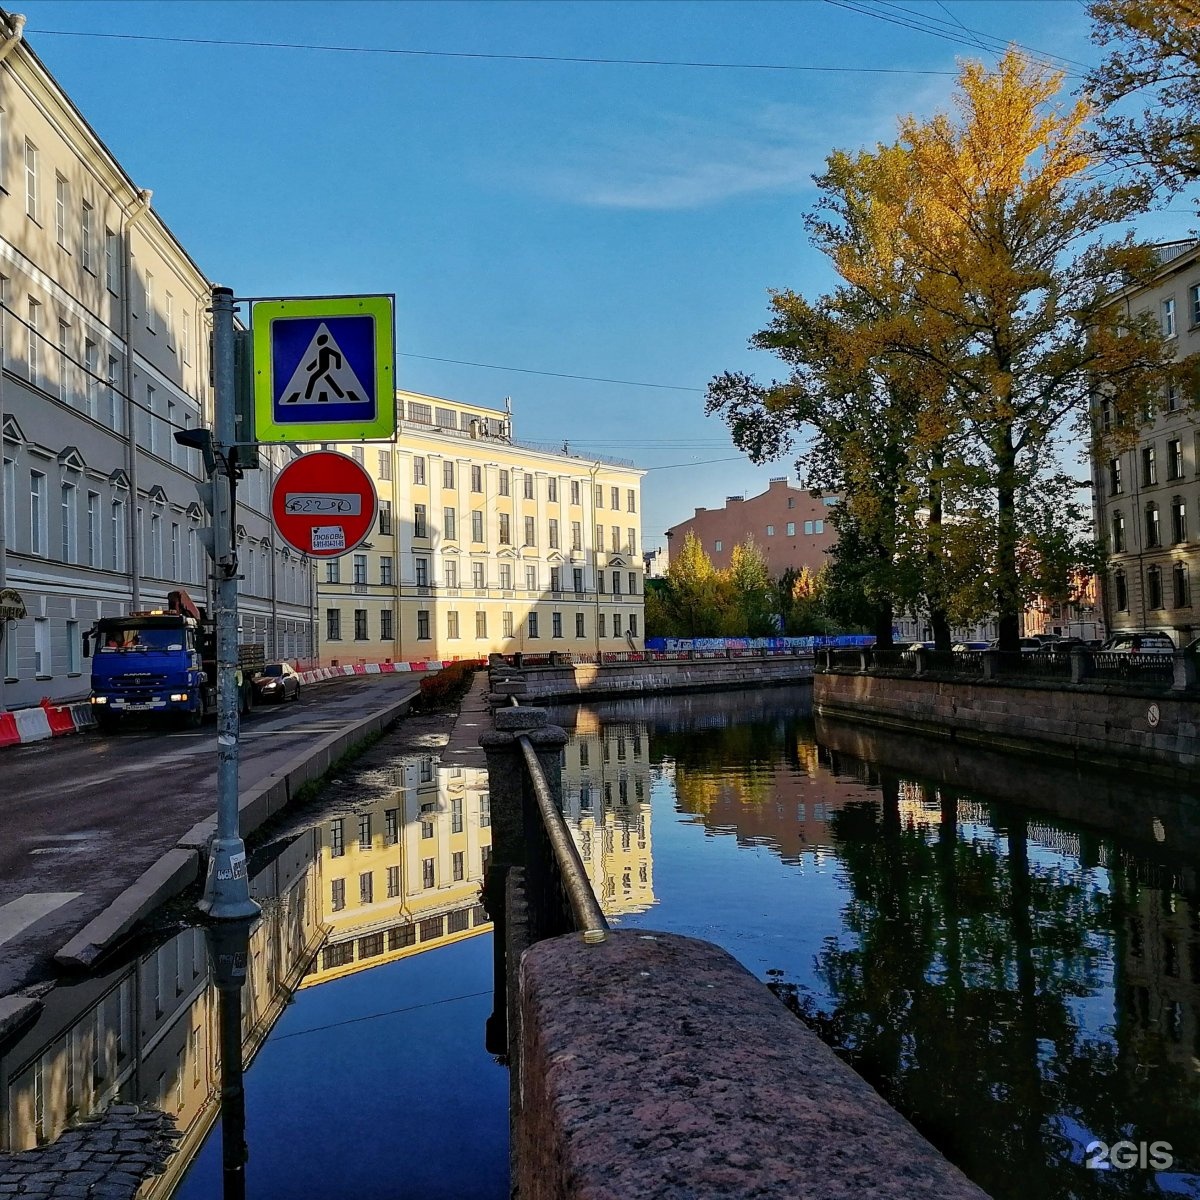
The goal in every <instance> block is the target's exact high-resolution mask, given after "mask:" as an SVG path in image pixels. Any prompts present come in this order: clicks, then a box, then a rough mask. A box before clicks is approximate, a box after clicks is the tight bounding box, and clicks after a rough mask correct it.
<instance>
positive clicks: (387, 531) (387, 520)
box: [379, 500, 392, 537]
mask: <svg viewBox="0 0 1200 1200" xmlns="http://www.w3.org/2000/svg"><path fill="white" fill-rule="evenodd" d="M379 536H380V537H391V536H392V502H391V501H390V500H380V502H379Z"/></svg>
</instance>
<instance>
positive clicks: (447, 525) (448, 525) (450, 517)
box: [442, 508, 458, 542]
mask: <svg viewBox="0 0 1200 1200" xmlns="http://www.w3.org/2000/svg"><path fill="white" fill-rule="evenodd" d="M442 536H443V537H444V538H445V539H446V540H447V541H448V542H456V541H458V513H457V512H456V511H455V510H454V509H452V508H443V509H442Z"/></svg>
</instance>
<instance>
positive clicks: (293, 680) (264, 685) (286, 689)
mask: <svg viewBox="0 0 1200 1200" xmlns="http://www.w3.org/2000/svg"><path fill="white" fill-rule="evenodd" d="M253 687H254V698H255V700H258V701H259V702H260V703H261V702H262V701H264V700H278V701H279V703H280V704H282V703H283V702H284V701H285V700H299V699H300V676H299V675H297V674H296V671H295V669H294V668H293V667H292V665H291V664H290V663H285V662H276V663H267V665H266V666H265V667H263V669H262V670H261V671H259V673H258V674H257V675H255V677H254V680H253Z"/></svg>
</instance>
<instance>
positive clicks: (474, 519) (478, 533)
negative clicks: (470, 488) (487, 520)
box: [471, 509, 483, 542]
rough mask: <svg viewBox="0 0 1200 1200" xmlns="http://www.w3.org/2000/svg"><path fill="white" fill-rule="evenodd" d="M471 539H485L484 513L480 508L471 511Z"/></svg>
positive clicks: (479, 540)
mask: <svg viewBox="0 0 1200 1200" xmlns="http://www.w3.org/2000/svg"><path fill="white" fill-rule="evenodd" d="M471 541H473V542H482V541H483V513H482V512H480V511H479V509H475V511H474V512H472V513H471Z"/></svg>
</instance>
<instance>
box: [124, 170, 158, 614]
mask: <svg viewBox="0 0 1200 1200" xmlns="http://www.w3.org/2000/svg"><path fill="white" fill-rule="evenodd" d="M153 195H154V193H153V192H152V191H150V189H149V188H142V190H141V191H140V192H138V194H137V199H136V201H135V203H134V206H133V208H132V209H130V210H129V211H128V212H127V213H126V214H125V216H124V218H123V219H122V221H121V245H122V263H121V269H122V273H123V275H124V279H123V280H122V284H123V285H124V286H123V287H122V290H121V296H122V300H121V337H122V339H123V340H124V342H125V436H126V442H125V446H126V461H127V462H128V464H129V498H130V501H131V509H132V511H131V512H130V514H129V535H128V536H129V594H130V607H131V608H132V609H133V610H134V611H136V610H137V609H139V608H141V606H142V541H141V538H140V537H139V536H138V519H137V510H138V485H137V460H138V453H137V449H138V448H137V423H136V419H135V415H136V409H135V407H134V402H133V345H132V341H131V339H132V337H133V308H132V305H133V250H132V249H131V247H130V242H129V234H130V231H131V230H132V229H133V226H134V223H135V222H136V221H137V220H138V218H139V217H141V216H142V215H143V214H144V213H145V212H146V211H147V210H148V209H149V207H150V199H151V197H152V196H153Z"/></svg>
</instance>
